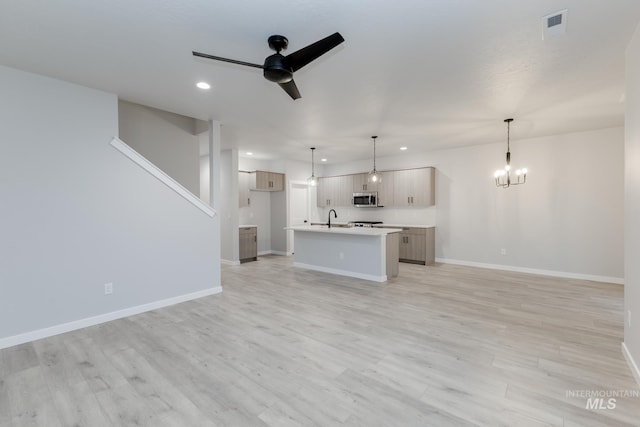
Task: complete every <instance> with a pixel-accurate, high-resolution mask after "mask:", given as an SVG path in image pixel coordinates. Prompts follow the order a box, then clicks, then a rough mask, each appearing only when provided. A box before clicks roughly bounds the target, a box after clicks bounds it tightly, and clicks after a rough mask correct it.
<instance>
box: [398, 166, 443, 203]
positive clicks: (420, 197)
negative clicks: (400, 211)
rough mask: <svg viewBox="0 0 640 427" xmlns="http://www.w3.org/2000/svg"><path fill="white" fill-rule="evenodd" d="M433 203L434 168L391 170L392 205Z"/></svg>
mask: <svg viewBox="0 0 640 427" xmlns="http://www.w3.org/2000/svg"><path fill="white" fill-rule="evenodd" d="M434 204H435V169H434V168H419V169H407V170H400V171H394V172H393V206H396V207H405V206H409V207H427V206H433V205H434Z"/></svg>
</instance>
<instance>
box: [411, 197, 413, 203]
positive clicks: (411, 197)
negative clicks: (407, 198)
mask: <svg viewBox="0 0 640 427" xmlns="http://www.w3.org/2000/svg"><path fill="white" fill-rule="evenodd" d="M411 204H413V196H411Z"/></svg>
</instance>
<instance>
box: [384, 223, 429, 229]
mask: <svg viewBox="0 0 640 427" xmlns="http://www.w3.org/2000/svg"><path fill="white" fill-rule="evenodd" d="M380 226H382V227H402V228H435V225H416V224H387V223H386V222H385V223H384V224H376V225H374V227H380Z"/></svg>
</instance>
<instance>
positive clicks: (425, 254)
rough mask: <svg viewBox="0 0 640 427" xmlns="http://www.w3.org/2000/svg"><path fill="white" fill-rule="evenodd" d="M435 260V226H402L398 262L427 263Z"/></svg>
mask: <svg viewBox="0 0 640 427" xmlns="http://www.w3.org/2000/svg"><path fill="white" fill-rule="evenodd" d="M434 261H435V228H433V227H431V228H417V227H415V228H414V227H403V228H402V232H401V233H400V262H409V263H413V264H422V265H429V264H433V262H434Z"/></svg>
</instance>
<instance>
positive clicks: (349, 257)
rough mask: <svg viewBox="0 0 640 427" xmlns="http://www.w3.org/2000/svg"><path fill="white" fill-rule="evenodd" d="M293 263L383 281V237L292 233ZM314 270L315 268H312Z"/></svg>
mask: <svg viewBox="0 0 640 427" xmlns="http://www.w3.org/2000/svg"><path fill="white" fill-rule="evenodd" d="M294 239H295V242H294V247H295V254H294V257H295V264H296V265H298V266H300V267H306V268H311V269H315V270H319V271H325V272H328V273H334V274H342V275H345V276H351V277H358V278H361V279H365V280H373V281H376V282H384V281H386V280H387V276H386V274H385V270H386V264H385V259H384V256H383V255H384V252H383V242H384V239H385V236H384V235H354V234H334V233H317V232H312V231H309V232H308V231H301V230H295V232H294ZM314 267H315V268H314Z"/></svg>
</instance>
